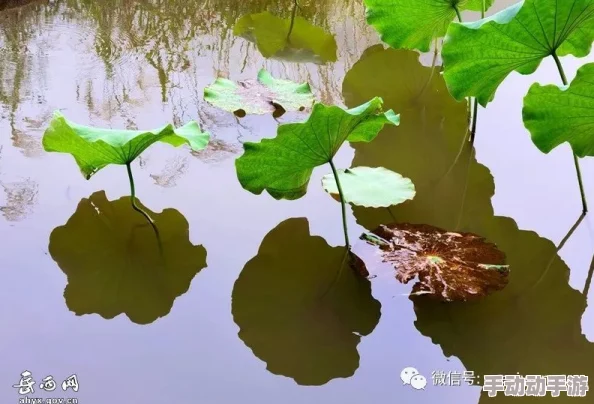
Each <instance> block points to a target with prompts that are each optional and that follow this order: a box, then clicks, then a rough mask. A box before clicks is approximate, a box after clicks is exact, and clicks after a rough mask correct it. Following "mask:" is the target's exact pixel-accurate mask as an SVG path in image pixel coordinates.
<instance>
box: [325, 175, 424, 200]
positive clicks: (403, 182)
mask: <svg viewBox="0 0 594 404" xmlns="http://www.w3.org/2000/svg"><path fill="white" fill-rule="evenodd" d="M337 174H338V179H339V181H340V185H341V188H342V192H343V197H344V199H345V202H346V203H352V204H353V205H358V206H366V207H370V208H381V207H385V208H386V207H388V206H393V205H398V204H400V203H403V202H405V201H408V200H410V199H413V198H414V196H415V186H414V184H413V183H412V181H411V180H410V179H408V178H405V177H403V176H402V175H400V174H398V173H395V172H394V171H390V170H388V169H386V168H383V167H354V168H347V169H346V170H337ZM322 187H323V188H324V190H325V191H326V192H328V193H329V194H330V195H332V197H333V198H334V199H336V200H338V201H340V196H339V192H338V186H337V185H336V179H335V178H334V175H333V174H327V175H325V176H324V177H323V178H322Z"/></svg>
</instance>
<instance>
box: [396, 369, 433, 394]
mask: <svg viewBox="0 0 594 404" xmlns="http://www.w3.org/2000/svg"><path fill="white" fill-rule="evenodd" d="M400 379H401V380H402V384H404V385H407V384H408V385H410V386H411V387H412V388H413V389H415V390H425V386H427V379H426V378H425V376H423V375H422V374H420V373H419V371H418V370H417V369H415V368H413V367H410V366H409V367H406V368H404V369H402V372H400Z"/></svg>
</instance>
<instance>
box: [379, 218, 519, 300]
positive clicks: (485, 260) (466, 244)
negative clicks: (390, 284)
mask: <svg viewBox="0 0 594 404" xmlns="http://www.w3.org/2000/svg"><path fill="white" fill-rule="evenodd" d="M372 233H373V234H374V235H375V236H377V237H379V238H380V239H383V240H385V241H386V242H387V243H382V242H377V240H376V241H372V243H373V244H376V245H379V247H380V249H381V251H382V256H383V258H384V261H386V262H389V263H391V264H392V265H393V266H394V268H395V269H396V279H398V281H400V282H402V283H408V282H409V281H411V280H412V279H414V278H415V277H416V276H418V277H419V280H418V282H417V283H416V284H415V285H414V286H413V291H412V293H413V294H416V295H429V296H430V297H432V298H436V299H440V300H443V301H448V302H449V301H458V300H462V301H466V300H473V299H477V298H480V297H484V296H486V295H488V294H490V293H491V292H494V291H497V290H501V289H503V288H504V287H505V286H506V285H507V283H508V274H509V268H508V266H507V265H505V254H504V253H503V252H502V251H500V250H499V249H497V246H495V244H492V243H489V242H488V241H486V240H485V239H484V238H482V237H480V236H477V235H475V234H472V233H455V232H448V231H446V230H442V229H440V228H438V227H434V226H429V225H425V224H408V223H401V224H400V223H394V224H390V225H381V226H380V227H378V228H377V229H375V230H374V231H373V232H372Z"/></svg>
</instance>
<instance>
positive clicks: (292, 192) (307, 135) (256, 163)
mask: <svg viewBox="0 0 594 404" xmlns="http://www.w3.org/2000/svg"><path fill="white" fill-rule="evenodd" d="M381 107H382V99H381V98H378V97H376V98H374V99H372V100H371V101H369V102H367V103H365V104H363V105H360V106H359V107H357V108H353V109H349V110H347V111H345V110H343V109H341V108H339V107H336V106H326V105H323V104H315V105H314V107H313V110H312V113H311V115H310V117H309V118H308V120H307V121H305V122H303V123H290V124H284V125H280V126H279V128H278V133H277V136H276V137H275V138H273V139H263V140H262V141H261V142H259V143H251V142H246V143H244V149H245V153H244V154H243V156H241V157H240V158H238V159H237V160H236V162H235V167H236V168H237V177H238V178H239V182H240V183H241V186H242V187H243V188H245V189H246V190H248V191H250V192H252V193H254V194H256V195H259V194H261V193H262V191H264V190H267V191H268V193H269V194H270V195H271V196H272V197H273V198H275V199H299V198H301V197H302V196H303V195H305V193H306V192H307V185H308V184H309V179H310V177H311V174H312V171H313V169H314V168H315V167H318V166H321V165H323V164H326V163H328V162H330V160H331V159H332V157H334V155H335V154H336V152H338V149H339V148H340V146H341V145H342V144H343V143H344V141H345V140H347V141H349V142H370V141H372V140H373V139H374V138H375V137H376V136H377V134H378V133H379V131H380V130H381V129H382V128H383V126H384V125H386V124H392V125H397V124H398V123H399V118H398V116H397V115H396V114H395V113H394V112H393V111H392V110H390V111H387V112H385V113H384V112H382V110H381Z"/></svg>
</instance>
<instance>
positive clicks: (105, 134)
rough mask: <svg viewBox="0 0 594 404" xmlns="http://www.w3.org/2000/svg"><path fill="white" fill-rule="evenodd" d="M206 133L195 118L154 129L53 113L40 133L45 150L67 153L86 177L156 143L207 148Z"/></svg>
mask: <svg viewBox="0 0 594 404" xmlns="http://www.w3.org/2000/svg"><path fill="white" fill-rule="evenodd" d="M208 140H209V134H208V133H204V132H202V131H201V130H200V127H199V126H198V124H197V123H196V122H194V121H192V122H189V123H187V124H186V125H184V126H182V127H179V128H177V129H175V128H174V127H173V125H171V124H170V125H167V126H164V127H162V128H159V129H154V130H144V131H143V130H119V129H102V128H93V127H90V126H83V125H78V124H76V123H74V122H72V121H69V120H67V119H66V118H65V117H64V116H63V115H62V114H61V113H60V112H55V113H54V117H53V119H52V120H51V122H50V124H49V127H48V128H47V130H46V131H45V133H44V134H43V148H44V149H45V151H48V152H58V153H69V154H71V155H72V156H73V157H74V159H75V160H76V163H77V164H78V166H79V168H80V170H81V172H82V174H83V175H84V176H85V178H86V179H89V178H91V177H92V176H93V174H95V173H96V172H97V171H99V170H101V169H102V168H103V167H105V166H107V165H109V164H121V165H126V164H129V163H131V162H132V161H133V160H134V159H135V158H136V157H138V156H139V155H140V154H141V153H142V152H143V151H145V150H146V149H147V148H148V147H149V146H151V145H152V144H153V143H155V142H163V143H168V144H170V145H172V146H174V147H178V146H181V145H183V144H188V145H190V147H191V148H192V150H194V151H198V150H202V149H204V148H205V147H206V145H207V144H208Z"/></svg>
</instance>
